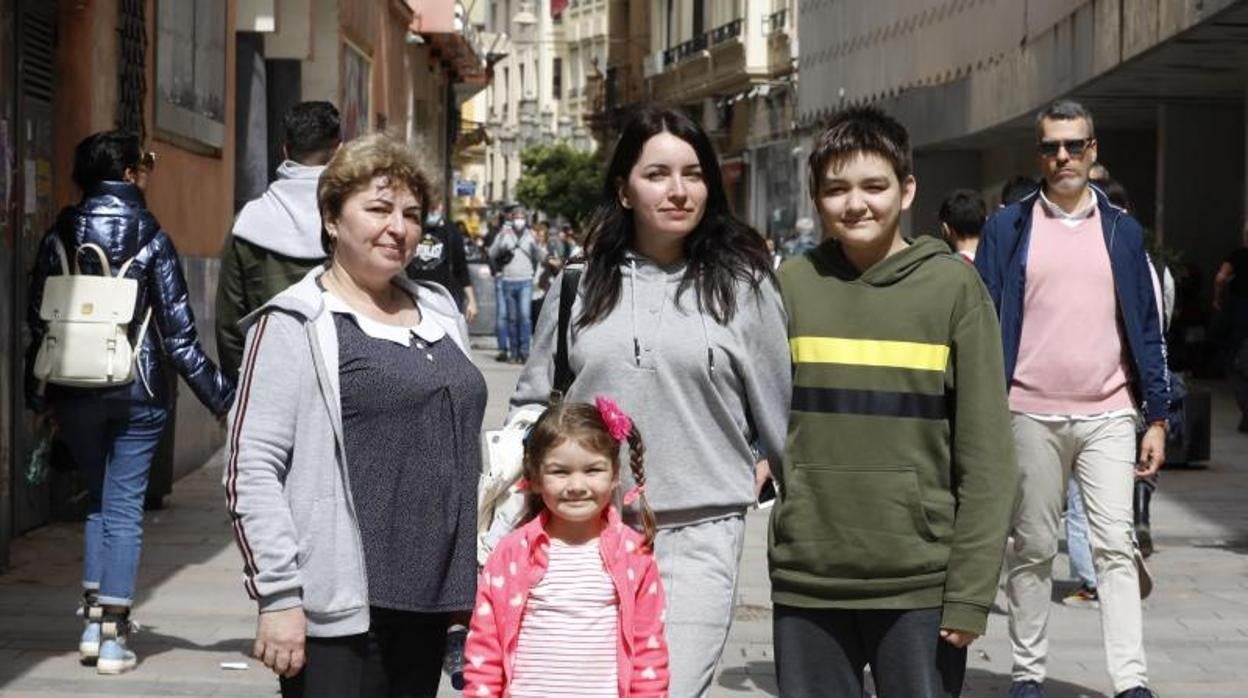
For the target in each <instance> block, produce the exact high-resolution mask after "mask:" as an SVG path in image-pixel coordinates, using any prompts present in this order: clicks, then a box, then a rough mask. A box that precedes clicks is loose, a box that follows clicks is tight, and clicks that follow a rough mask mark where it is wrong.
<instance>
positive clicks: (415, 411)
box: [326, 294, 486, 613]
mask: <svg viewBox="0 0 1248 698" xmlns="http://www.w3.org/2000/svg"><path fill="white" fill-rule="evenodd" d="M326 296H329V294H326ZM326 300H327V301H329V302H330V309H331V311H333V312H334V325H335V328H336V329H337V333H338V365H339V381H340V395H341V401H342V423H343V432H344V446H345V450H346V462H347V464H348V468H349V479H350V484H351V495H352V498H353V499H354V501H355V508H356V512H357V515H358V520H359V526H360V534H361V537H362V539H363V542H364V561H365V566H366V569H367V571H368V596H369V604H370V605H372V606H379V607H382V608H390V609H396V610H403V611H417V612H423V613H437V612H446V611H457V610H467V609H471V608H472V605H473V601H474V596H475V593H476V538H475V536H476V530H477V525H476V502H477V500H476V496H477V495H476V492H477V489H476V488H477V477H478V475H479V473H480V462H481V453H480V436H479V430H480V427H481V421H482V419H483V418H484V415H485V404H486V384H485V379H484V378H483V377H482V375H481V372H480V371H479V370H478V369H477V367H476V366H475V365H473V363H472V360H471V359H470V358H469V357H468V356H466V355H465V354H464V352H462V351H461V350H460V349H459V347H458V346H457V345H456V344H455V342H454V340H452V339H451V338H450V337H449V336H446V334H445V332H444V331H443V330H442V328H441V327H440V326H438V325H437V324H436V323H434V322H433V321H432V320H425V321H423V322H422V323H421V324H420V325H418V326H417V327H414V328H400V327H394V326H390V325H383V324H381V323H377V322H375V321H373V320H370V319H369V318H366V317H361V316H359V315H358V314H356V313H353V312H351V311H350V309H349V308H347V307H346V306H345V305H344V304H342V303H341V301H338V302H334V301H336V300H337V299H332V300H331V299H330V298H328V297H327V298H326Z"/></svg>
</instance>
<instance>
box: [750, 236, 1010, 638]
mask: <svg viewBox="0 0 1248 698" xmlns="http://www.w3.org/2000/svg"><path fill="white" fill-rule="evenodd" d="M780 285H781V290H782V293H783V297H784V306H785V309H786V310H787V311H788V317H789V346H790V351H791V353H792V357H793V364H794V379H793V405H792V413H791V415H790V419H789V433H788V443H787V449H786V454H785V458H784V461H783V464H782V466H781V467H780V468H779V469H778V471H777V473H776V475H777V478H778V479H779V481H780V484H781V489H780V492H781V496H780V500H779V501H778V502H777V503H776V506H775V510H774V511H773V513H772V517H771V530H770V540H769V560H770V564H771V583H772V598H773V600H774V601H775V603H778V604H784V605H788V606H797V607H807V608H849V609H908V608H934V607H938V606H939V607H942V609H943V616H942V620H941V624H942V626H943V627H947V628H953V629H957V630H964V631H970V632H974V633H980V634H982V633H983V632H984V626H985V624H986V622H987V616H988V609H989V607H990V606H991V604H992V600H993V596H994V594H995V592H996V588H997V579H998V576H999V574H1000V570H1001V559H1002V556H1003V555H1004V550H1005V538H1006V532H1007V529H1008V527H1009V523H1010V517H1011V513H1012V510H1013V505H1014V498H1015V492H1016V489H1015V488H1016V479H1017V469H1016V465H1015V461H1014V447H1013V439H1012V437H1011V429H1010V416H1009V411H1008V409H1007V406H1006V390H1005V384H1004V379H1003V376H1004V369H1003V368H1002V359H1001V330H1000V328H999V326H998V324H997V314H996V312H995V310H994V308H993V305H992V301H991V299H989V297H988V293H987V291H985V290H984V286H983V284H982V283H981V282H980V279H979V275H978V274H976V273H975V269H974V268H973V267H971V266H970V265H969V264H967V263H966V262H964V261H962V260H961V259H958V258H957V257H954V256H953V255H950V254H949V251H948V248H947V247H945V245H944V244H943V243H941V242H940V241H938V240H936V239H935V238H931V237H923V238H920V239H918V240H916V241H914V242H913V243H912V244H910V245H909V246H908V247H907V248H906V249H904V250H902V251H900V252H898V253H896V254H894V255H892V256H891V257H888V258H886V259H884V260H882V261H881V262H879V263H878V264H876V265H875V266H873V267H871V268H870V269H868V270H867V271H866V272H865V273H862V274H859V273H858V271H857V270H856V269H855V268H854V267H853V265H851V264H850V263H849V261H848V260H847V259H846V258H845V256H844V254H843V253H842V251H841V249H840V247H839V245H838V244H837V243H836V242H835V241H831V240H830V241H827V242H825V243H823V244H822V245H820V246H819V247H818V248H816V249H815V250H812V251H811V252H810V253H809V254H807V255H805V256H803V257H801V258H798V259H795V260H792V261H790V262H788V263H786V264H785V265H784V266H783V267H781V269H780Z"/></svg>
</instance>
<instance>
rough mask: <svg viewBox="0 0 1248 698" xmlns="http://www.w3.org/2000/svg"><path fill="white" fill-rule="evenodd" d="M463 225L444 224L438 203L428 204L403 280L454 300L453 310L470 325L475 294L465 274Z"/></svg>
mask: <svg viewBox="0 0 1248 698" xmlns="http://www.w3.org/2000/svg"><path fill="white" fill-rule="evenodd" d="M462 228H463V224H462V223H459V222H455V223H451V222H449V221H447V220H446V216H445V214H444V212H443V209H442V202H441V201H434V202H431V203H430V209H429V213H427V214H425V225H424V227H423V228H422V229H421V237H420V242H419V243H417V245H416V252H415V254H413V255H412V261H411V262H409V263H408V265H407V278H409V279H411V280H413V281H433V282H435V283H437V284H439V285H441V286H442V287H443V288H445V289H446V290H447V291H450V292H451V297H452V298H454V299H455V306H456V307H458V308H459V310H460V312H461V313H463V314H464V319H466V320H467V321H468V322H469V323H471V322H472V321H473V320H474V319H476V317H477V294H476V292H475V291H474V290H473V288H472V277H471V276H470V275H469V273H468V251H467V248H466V247H465V245H466V244H467V241H466V238H465V236H464V234H463V230H462Z"/></svg>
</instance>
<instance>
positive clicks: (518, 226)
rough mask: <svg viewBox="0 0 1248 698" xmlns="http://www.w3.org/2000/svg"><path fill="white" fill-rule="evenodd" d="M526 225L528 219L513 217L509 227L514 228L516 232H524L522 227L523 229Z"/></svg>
mask: <svg viewBox="0 0 1248 698" xmlns="http://www.w3.org/2000/svg"><path fill="white" fill-rule="evenodd" d="M528 225H529V222H528V221H526V220H525V219H523V218H513V219H511V227H512V228H513V229H514V230H515V231H516V232H517V233H523V232H524V229H525V228H527V227H528Z"/></svg>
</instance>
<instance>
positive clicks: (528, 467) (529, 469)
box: [523, 402, 656, 549]
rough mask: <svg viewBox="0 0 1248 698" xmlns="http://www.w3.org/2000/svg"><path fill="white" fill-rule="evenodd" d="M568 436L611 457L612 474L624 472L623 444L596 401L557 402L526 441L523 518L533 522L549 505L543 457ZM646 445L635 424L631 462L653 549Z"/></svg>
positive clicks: (644, 525) (645, 531)
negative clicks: (544, 492) (543, 484)
mask: <svg viewBox="0 0 1248 698" xmlns="http://www.w3.org/2000/svg"><path fill="white" fill-rule="evenodd" d="M568 439H576V442H577V443H578V444H580V446H581V448H584V449H585V450H587V451H591V452H593V453H598V454H600V455H603V456H606V458H607V459H608V460H610V461H611V468H612V475H613V476H616V477H618V476H619V474H620V444H619V443H618V442H617V441H616V440H615V439H614V438H613V437H612V436H611V432H610V431H609V430H608V429H607V424H606V422H605V421H603V419H602V413H601V412H599V411H598V408H597V407H596V406H594V405H590V404H588V403H584V402H557V403H554V404H552V405H551V406H550V409H548V410H546V411H545V412H543V413H542V416H541V417H539V418H538V419H537V422H535V423H534V424H533V428H532V429H531V430H530V431H529V435H528V437H526V438H525V441H524V479H525V480H526V481H528V485H529V487H528V491H527V494H526V495H525V504H526V506H525V514H524V518H523V521H524V522H529V521H532V520H533V519H534V518H536V517H537V516H538V514H541V513H542V510H543V509H545V508H546V504H545V502H543V501H542V493H541V486H540V485H541V481H542V461H543V460H545V459H546V454H547V453H549V452H550V450H551V449H553V448H556V447H558V446H559V444H561V443H563V442H564V441H566V440H568ZM645 460H646V449H645V446H644V445H643V444H642V442H641V432H639V431H637V426H636V425H633V430H632V432H630V433H629V435H628V465H629V470H630V471H632V474H633V482H634V483H635V484H636V485H637V486H638V487H642V490H641V491H640V492H639V493H638V496H637V508H638V510H639V511H640V512H641V525H642V532H643V535H644V536H645V542H646V546H647V547H649V548H651V549H653V547H654V535H655V531H656V524H655V519H654V512H653V511H651V510H650V504H649V503H648V502H647V501H646V494H645V489H644V487H643V486H644V485H645V484H646V469H645Z"/></svg>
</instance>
